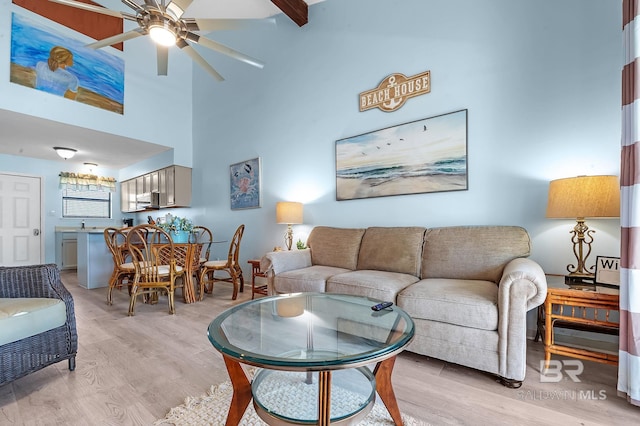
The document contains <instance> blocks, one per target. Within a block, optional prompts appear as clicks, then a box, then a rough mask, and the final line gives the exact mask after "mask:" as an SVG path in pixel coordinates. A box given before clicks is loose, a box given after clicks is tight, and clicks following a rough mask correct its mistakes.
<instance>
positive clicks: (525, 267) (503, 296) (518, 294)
mask: <svg viewBox="0 0 640 426" xmlns="http://www.w3.org/2000/svg"><path fill="white" fill-rule="evenodd" d="M546 297H547V278H546V276H545V274H544V271H543V270H542V267H541V266H540V265H538V264H537V263H536V262H535V261H533V260H531V259H527V258H517V259H513V260H512V261H511V262H509V263H508V264H507V266H506V267H505V268H504V271H503V273H502V278H501V279H500V289H499V304H502V302H503V301H506V300H507V299H511V300H513V301H515V300H518V299H519V300H520V303H526V311H529V310H531V309H533V308H535V307H537V306H540V305H542V304H543V303H544V299H545V298H546Z"/></svg>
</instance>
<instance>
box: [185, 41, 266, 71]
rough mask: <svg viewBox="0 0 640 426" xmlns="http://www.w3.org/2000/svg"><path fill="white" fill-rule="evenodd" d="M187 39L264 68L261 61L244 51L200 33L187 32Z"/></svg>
mask: <svg viewBox="0 0 640 426" xmlns="http://www.w3.org/2000/svg"><path fill="white" fill-rule="evenodd" d="M187 40H189V41H192V42H194V43H198V44H199V45H201V46H204V47H206V48H208V49H211V50H215V51H216V52H219V53H222V54H223V55H227V56H230V57H232V58H233V59H237V60H238V61H241V62H244V63H246V64H249V65H253V66H254V67H257V68H264V64H263V63H262V62H261V61H259V60H257V59H255V58H252V57H251V56H247V55H245V54H244V53H240V52H238V51H237V50H233V49H231V48H230V47H227V46H225V45H224V44H220V43H218V42H217V41H213V40H210V39H208V38H204V37H201V36H199V35H198V34H194V33H187Z"/></svg>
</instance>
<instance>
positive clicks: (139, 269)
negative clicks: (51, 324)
mask: <svg viewBox="0 0 640 426" xmlns="http://www.w3.org/2000/svg"><path fill="white" fill-rule="evenodd" d="M127 245H128V249H129V252H130V253H131V257H132V260H133V265H134V267H135V276H134V279H133V284H132V286H131V297H130V299H129V316H133V315H134V313H135V305H136V300H137V298H138V296H140V295H147V296H148V298H152V297H155V296H157V295H158V293H166V294H167V298H168V299H169V301H168V302H169V313H170V314H174V313H175V288H176V279H178V278H180V276H181V275H182V274H183V273H184V268H183V267H181V266H177V265H176V250H175V247H174V244H173V240H172V239H171V236H170V235H169V233H167V232H166V231H165V230H163V229H162V228H160V227H157V226H155V225H149V224H143V225H138V226H134V227H133V228H131V230H130V231H129V232H128V233H127Z"/></svg>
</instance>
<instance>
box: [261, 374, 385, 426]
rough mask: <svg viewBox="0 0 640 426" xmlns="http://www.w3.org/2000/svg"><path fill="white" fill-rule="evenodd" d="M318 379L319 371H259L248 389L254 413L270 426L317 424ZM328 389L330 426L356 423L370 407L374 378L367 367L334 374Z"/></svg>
mask: <svg viewBox="0 0 640 426" xmlns="http://www.w3.org/2000/svg"><path fill="white" fill-rule="evenodd" d="M319 380H320V377H319V373H318V372H308V373H306V372H302V371H298V372H291V371H277V370H259V372H258V373H257V374H256V376H255V378H254V380H253V383H252V386H251V387H252V394H253V406H254V408H255V410H256V413H257V414H258V416H260V418H262V420H264V421H265V422H266V423H268V424H270V425H290V424H294V425H295V424H299V425H307V424H308V425H311V424H317V423H318V401H319V386H318V382H319ZM330 386H331V391H330V392H331V401H332V403H331V410H330V418H331V420H330V421H331V424H332V425H340V424H355V423H356V422H359V421H360V420H361V419H363V418H364V417H365V416H366V415H367V414H368V413H369V411H371V409H372V408H373V405H374V403H375V396H376V385H375V378H374V377H373V374H372V373H371V371H370V370H369V369H368V368H367V367H360V368H354V369H349V370H338V371H334V372H333V374H332V375H331V385H330ZM291 400H295V401H296V403H295V404H292V403H291Z"/></svg>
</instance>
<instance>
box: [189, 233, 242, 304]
mask: <svg viewBox="0 0 640 426" xmlns="http://www.w3.org/2000/svg"><path fill="white" fill-rule="evenodd" d="M243 233H244V225H240V226H239V227H238V229H236V232H235V234H234V235H233V238H232V239H231V243H230V244H229V253H228V255H227V259H226V260H209V261H207V262H204V263H203V264H202V269H201V271H200V280H199V281H200V300H202V299H203V298H204V292H205V287H206V288H207V292H208V293H211V292H212V291H213V285H214V283H215V282H216V281H224V282H229V283H232V284H233V296H232V297H231V298H232V300H236V299H237V298H238V289H239V288H240V286H241V285H242V286H244V278H243V276H242V268H241V267H240V262H239V260H238V259H239V257H240V242H241V241H242V234H243ZM216 272H219V273H225V274H227V275H228V277H223V278H220V277H217V276H216Z"/></svg>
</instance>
